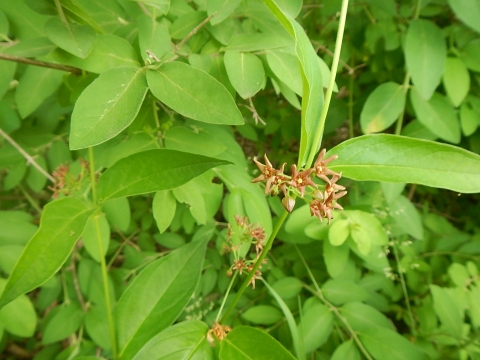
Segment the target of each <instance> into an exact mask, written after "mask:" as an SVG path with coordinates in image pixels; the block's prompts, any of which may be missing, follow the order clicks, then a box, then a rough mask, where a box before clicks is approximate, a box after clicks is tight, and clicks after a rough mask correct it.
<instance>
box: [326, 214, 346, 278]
mask: <svg viewBox="0 0 480 360" xmlns="http://www.w3.org/2000/svg"><path fill="white" fill-rule="evenodd" d="M340 221H342V220H340ZM345 221H346V220H345ZM337 222H338V221H337ZM334 224H335V223H334ZM331 226H333V224H332V225H331ZM349 255H350V249H349V247H348V244H347V243H344V244H342V245H340V246H334V245H332V244H331V243H330V241H324V242H323V259H324V261H325V266H326V267H327V271H328V273H329V274H330V276H331V277H332V278H336V277H338V276H339V275H341V274H342V273H343V271H344V270H345V267H346V266H347V263H348V258H349Z"/></svg>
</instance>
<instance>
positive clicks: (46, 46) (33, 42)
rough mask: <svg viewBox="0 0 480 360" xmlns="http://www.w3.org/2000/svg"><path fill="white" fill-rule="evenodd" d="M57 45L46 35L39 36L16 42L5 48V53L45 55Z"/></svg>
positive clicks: (22, 55)
mask: <svg viewBox="0 0 480 360" xmlns="http://www.w3.org/2000/svg"><path fill="white" fill-rule="evenodd" d="M56 48H57V46H56V45H55V44H53V43H52V42H51V41H50V40H48V38H47V37H45V36H41V37H37V38H33V39H28V40H23V41H21V42H19V43H18V44H15V45H13V46H10V47H8V48H7V49H5V51H4V52H5V54H10V55H15V56H21V57H37V56H43V55H47V54H49V53H50V52H52V51H53V50H55V49H56Z"/></svg>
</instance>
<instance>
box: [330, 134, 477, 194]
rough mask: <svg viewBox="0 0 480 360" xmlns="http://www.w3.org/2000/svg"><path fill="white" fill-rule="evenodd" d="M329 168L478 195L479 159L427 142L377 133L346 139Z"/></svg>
mask: <svg viewBox="0 0 480 360" xmlns="http://www.w3.org/2000/svg"><path fill="white" fill-rule="evenodd" d="M332 154H337V155H338V156H339V158H338V159H337V160H335V161H334V162H333V163H332V164H331V165H329V168H331V169H332V170H333V171H342V173H343V176H344V177H347V178H350V179H353V180H359V181H369V180H371V181H386V182H403V183H416V184H422V185H427V186H432V187H439V188H444V189H449V190H453V191H458V192H464V193H475V192H480V176H479V175H480V166H479V165H480V156H479V155H477V154H474V153H472V152H469V151H467V150H464V149H461V148H458V147H455V146H452V145H447V144H440V143H437V142H433V141H428V140H419V139H412V138H407V137H403V136H396V135H387V134H376V135H365V136H360V137H357V138H354V139H351V140H347V141H345V142H343V143H341V144H340V145H338V146H336V147H334V148H333V149H331V150H330V151H329V152H328V154H327V155H326V156H330V155H332Z"/></svg>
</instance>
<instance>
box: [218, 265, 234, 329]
mask: <svg viewBox="0 0 480 360" xmlns="http://www.w3.org/2000/svg"><path fill="white" fill-rule="evenodd" d="M237 274H238V271H235V273H234V274H233V276H232V280H230V284H229V285H228V288H227V292H226V293H225V296H224V297H223V301H222V305H220V309H218V314H217V317H216V318H215V322H218V319H219V318H220V315H222V311H223V307H224V306H225V302H226V301H227V297H228V294H230V290H231V289H232V286H233V283H234V282H235V279H236V278H237Z"/></svg>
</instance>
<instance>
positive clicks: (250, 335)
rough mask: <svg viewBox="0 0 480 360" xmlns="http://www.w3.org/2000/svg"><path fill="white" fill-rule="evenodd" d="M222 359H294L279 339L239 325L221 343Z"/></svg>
mask: <svg viewBox="0 0 480 360" xmlns="http://www.w3.org/2000/svg"><path fill="white" fill-rule="evenodd" d="M219 357H220V359H221V360H271V359H275V360H294V359H295V358H294V357H293V356H292V354H290V353H289V352H288V350H287V349H285V348H284V347H283V346H282V345H281V344H280V343H279V342H278V341H277V340H275V339H274V338H273V337H271V336H270V335H269V334H267V333H266V332H264V331H262V330H259V329H255V328H252V327H249V326H238V327H236V328H235V329H233V330H232V331H230V332H229V333H228V335H227V337H226V338H225V339H224V340H223V341H222V342H221V343H220V355H219Z"/></svg>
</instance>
